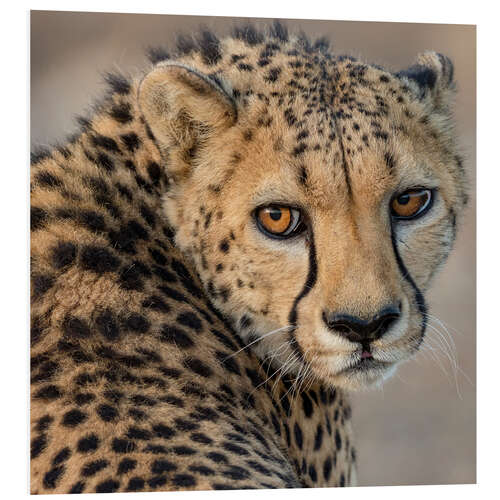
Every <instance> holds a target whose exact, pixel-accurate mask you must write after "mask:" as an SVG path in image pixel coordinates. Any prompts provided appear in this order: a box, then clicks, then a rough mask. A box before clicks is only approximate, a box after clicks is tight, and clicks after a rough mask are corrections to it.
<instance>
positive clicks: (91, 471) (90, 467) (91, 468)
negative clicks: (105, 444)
mask: <svg viewBox="0 0 500 500" xmlns="http://www.w3.org/2000/svg"><path fill="white" fill-rule="evenodd" d="M108 465H109V462H108V461H107V460H103V459H101V460H95V461H93V462H89V463H87V464H85V465H84V466H83V467H82V472H81V474H82V476H84V477H92V476H95V475H96V474H97V473H98V472H99V471H101V470H103V469H105V468H106V467H107V466H108Z"/></svg>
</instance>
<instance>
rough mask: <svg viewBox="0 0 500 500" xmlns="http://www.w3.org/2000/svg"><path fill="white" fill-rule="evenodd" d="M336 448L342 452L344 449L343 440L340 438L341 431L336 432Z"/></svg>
mask: <svg viewBox="0 0 500 500" xmlns="http://www.w3.org/2000/svg"><path fill="white" fill-rule="evenodd" d="M335 446H336V448H337V450H340V449H341V448H342V438H341V437H340V433H339V430H338V429H336V430H335Z"/></svg>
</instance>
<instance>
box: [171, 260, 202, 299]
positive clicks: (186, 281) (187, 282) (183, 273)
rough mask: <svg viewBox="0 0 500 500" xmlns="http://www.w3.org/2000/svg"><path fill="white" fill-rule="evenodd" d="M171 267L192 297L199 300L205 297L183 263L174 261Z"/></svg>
mask: <svg viewBox="0 0 500 500" xmlns="http://www.w3.org/2000/svg"><path fill="white" fill-rule="evenodd" d="M170 266H171V268H172V270H173V271H174V272H175V273H176V274H177V276H179V279H180V280H181V282H182V284H183V285H184V287H185V288H186V290H187V291H188V292H189V293H190V294H191V295H193V296H194V297H197V298H201V297H203V292H202V291H201V290H200V288H199V287H198V286H196V285H195V283H194V280H193V277H192V276H191V274H190V273H189V271H188V269H187V268H186V266H185V265H184V264H183V263H182V262H180V261H179V260H177V259H172V262H171V263H170ZM176 300H177V299H176Z"/></svg>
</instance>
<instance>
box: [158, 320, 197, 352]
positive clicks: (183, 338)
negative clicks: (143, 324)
mask: <svg viewBox="0 0 500 500" xmlns="http://www.w3.org/2000/svg"><path fill="white" fill-rule="evenodd" d="M160 340H161V341H162V342H169V343H171V344H175V345H177V346H178V347H181V348H182V349H187V348H188V347H192V346H193V345H194V342H193V341H192V340H191V337H189V335H187V334H186V333H184V332H183V331H182V330H180V329H179V328H176V327H175V326H170V325H167V324H165V325H163V326H162V329H161V332H160Z"/></svg>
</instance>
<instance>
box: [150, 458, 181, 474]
mask: <svg viewBox="0 0 500 500" xmlns="http://www.w3.org/2000/svg"><path fill="white" fill-rule="evenodd" d="M176 469H177V465H175V464H174V463H172V462H170V461H168V460H155V461H154V462H153V464H152V465H151V472H152V473H153V474H162V473H164V472H171V471H174V470H176Z"/></svg>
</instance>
